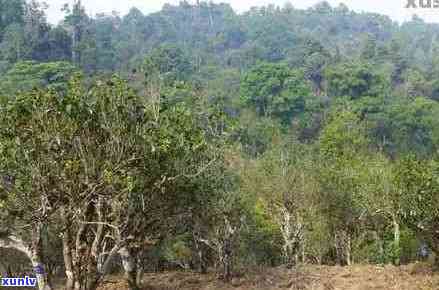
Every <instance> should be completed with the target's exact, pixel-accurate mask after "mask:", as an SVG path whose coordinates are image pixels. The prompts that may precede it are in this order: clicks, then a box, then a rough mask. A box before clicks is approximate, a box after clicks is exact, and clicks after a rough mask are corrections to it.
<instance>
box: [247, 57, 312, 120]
mask: <svg viewBox="0 0 439 290" xmlns="http://www.w3.org/2000/svg"><path fill="white" fill-rule="evenodd" d="M310 97H311V90H310V87H309V85H308V83H307V81H306V80H305V78H304V75H303V73H302V72H300V71H296V70H291V69H289V68H288V66H286V65H282V64H269V63H262V64H259V65H257V66H256V67H255V68H253V69H252V70H250V72H249V73H248V74H246V75H245V76H244V78H243V80H242V83H241V98H242V100H243V102H244V103H245V104H250V105H252V106H254V107H255V109H256V111H257V112H258V114H259V115H262V116H265V117H268V116H272V117H275V118H279V119H280V120H281V121H282V122H284V123H285V124H289V123H290V122H291V121H292V119H293V118H300V116H301V115H302V114H303V113H304V111H305V110H306V107H307V102H309V98H310Z"/></svg>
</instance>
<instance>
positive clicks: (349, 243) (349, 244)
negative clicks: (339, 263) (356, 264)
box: [345, 234, 352, 266]
mask: <svg viewBox="0 0 439 290" xmlns="http://www.w3.org/2000/svg"><path fill="white" fill-rule="evenodd" d="M345 252H346V254H345V256H346V265H348V266H350V265H352V257H351V252H352V241H351V236H350V235H349V234H346V246H345Z"/></svg>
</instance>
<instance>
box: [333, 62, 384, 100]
mask: <svg viewBox="0 0 439 290" xmlns="http://www.w3.org/2000/svg"><path fill="white" fill-rule="evenodd" d="M326 81H327V85H328V94H329V96H331V97H349V98H350V99H352V100H356V99H359V98H362V97H378V96H383V95H386V94H387V88H388V85H387V84H386V82H385V78H384V76H382V75H380V74H378V73H377V72H375V71H374V70H373V69H372V66H371V65H370V64H367V63H361V62H348V63H341V64H339V65H336V66H333V67H331V68H328V70H327V71H326Z"/></svg>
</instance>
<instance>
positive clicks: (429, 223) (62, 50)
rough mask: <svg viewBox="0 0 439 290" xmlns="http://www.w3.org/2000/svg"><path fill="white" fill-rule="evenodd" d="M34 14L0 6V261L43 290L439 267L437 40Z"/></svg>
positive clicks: (313, 28) (297, 23)
mask: <svg viewBox="0 0 439 290" xmlns="http://www.w3.org/2000/svg"><path fill="white" fill-rule="evenodd" d="M45 9H46V6H45V5H44V4H43V3H40V2H38V1H36V0H29V1H24V0H0V176H1V182H0V218H1V219H0V255H5V257H6V252H3V251H4V248H5V249H10V248H13V249H16V250H19V251H21V252H22V253H24V254H25V255H26V256H27V257H29V258H30V262H29V264H32V266H33V267H43V268H44V269H46V270H45V271H42V272H38V273H36V276H37V278H38V283H39V286H40V289H50V287H51V282H50V280H51V278H52V277H51V276H52V275H56V274H60V273H56V271H55V269H58V270H59V269H60V268H61V270H60V271H61V272H62V273H65V277H66V286H67V289H69V290H70V289H78V290H79V289H87V290H94V289H96V288H97V287H98V286H99V285H100V283H101V282H102V280H103V279H104V277H105V275H106V274H108V273H110V272H111V271H114V269H117V267H118V265H116V264H118V263H116V262H117V261H121V265H122V269H123V270H124V272H125V275H126V279H127V282H128V284H129V287H130V289H138V287H139V286H138V284H139V283H138V282H139V277H140V275H138V274H141V273H143V271H151V269H155V270H165V269H175V268H184V269H193V270H195V269H196V270H198V271H200V272H203V273H204V272H206V271H208V270H209V268H215V269H217V270H219V271H220V272H221V277H222V278H223V279H224V280H226V281H228V280H230V279H231V277H232V275H233V273H234V271H235V270H236V269H239V268H245V267H250V266H255V265H265V266H277V265H287V266H289V267H294V266H295V265H297V264H298V263H313V264H328V265H333V264H340V265H350V264H352V263H372V264H374V263H375V264H380V263H393V264H396V265H398V264H401V263H410V262H413V261H415V260H416V259H418V258H419V249H420V248H422V249H428V250H425V251H422V253H424V254H425V252H431V253H434V254H439V244H438V242H439V236H438V230H439V228H438V227H439V192H438V190H439V159H438V157H439V155H438V149H439V148H438V146H439V118H438V116H439V24H433V23H426V22H424V21H423V20H422V19H421V18H419V17H416V16H415V17H413V19H412V20H411V21H409V22H405V23H396V22H393V21H392V20H391V19H390V18H389V17H387V16H383V15H379V14H374V13H356V12H354V11H351V10H350V9H349V8H348V7H347V6H346V5H344V4H340V5H339V6H337V7H332V6H331V5H329V4H328V3H327V2H321V3H319V4H317V5H315V6H313V7H311V8H309V9H306V10H301V9H296V8H294V7H293V6H292V5H290V4H286V5H285V6H283V7H277V6H274V5H269V6H265V7H255V8H252V9H251V10H249V11H247V12H245V13H242V14H237V13H236V12H235V11H234V10H233V9H232V8H231V6H230V5H228V4H214V3H210V2H200V3H197V4H195V5H193V4H189V3H188V2H186V1H182V2H181V3H180V4H179V5H177V6H174V5H170V4H167V5H165V6H164V7H163V8H162V10H161V11H159V12H157V13H152V14H149V15H144V14H143V13H142V12H141V11H140V10H139V9H136V8H132V9H131V10H130V12H129V13H128V14H127V15H124V16H120V15H117V14H116V13H115V14H111V15H107V14H98V15H95V16H92V15H89V14H87V11H86V10H85V9H84V7H83V6H81V1H79V0H77V1H75V4H74V5H73V6H72V7H69V6H65V8H64V9H63V11H64V13H65V18H64V20H63V21H62V22H60V23H59V24H58V25H51V24H49V23H48V22H47V19H46V15H45ZM49 251H51V254H50V255H48V253H49ZM118 259H119V260H118ZM18 261H21V260H20V259H14V257H12V258H8V259H5V260H3V259H0V275H2V274H3V273H2V271H4V269H3V268H6V266H8V267H9V269H10V268H11V267H12V268H13V267H16V268H17V267H18V268H20V267H21V266H20V265H19V264H18V263H19V262H18ZM115 261H116V262H115ZM436 261H437V262H439V259H436ZM21 263H22V262H21ZM437 264H438V265H439V263H437ZM11 265H12V266H11ZM17 271H18V270H17Z"/></svg>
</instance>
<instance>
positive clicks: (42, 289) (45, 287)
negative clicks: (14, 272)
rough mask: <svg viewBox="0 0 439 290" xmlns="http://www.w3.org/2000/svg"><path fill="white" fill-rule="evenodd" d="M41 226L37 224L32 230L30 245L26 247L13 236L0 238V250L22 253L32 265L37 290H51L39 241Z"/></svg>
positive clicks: (40, 241) (40, 240)
mask: <svg viewBox="0 0 439 290" xmlns="http://www.w3.org/2000/svg"><path fill="white" fill-rule="evenodd" d="M41 229H42V224H40V223H37V225H36V227H35V228H34V229H33V230H32V241H31V245H27V244H26V243H25V242H24V241H23V240H21V239H20V238H17V237H15V236H8V237H4V238H0V248H5V249H15V250H17V251H19V252H22V253H24V254H25V255H26V256H27V257H28V258H29V260H30V261H31V263H32V267H33V269H34V272H35V277H36V278H37V282H38V289H39V290H51V289H52V287H51V284H50V281H49V278H48V275H47V273H46V271H45V269H46V267H45V264H44V259H43V251H42V249H43V245H42V239H41Z"/></svg>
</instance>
